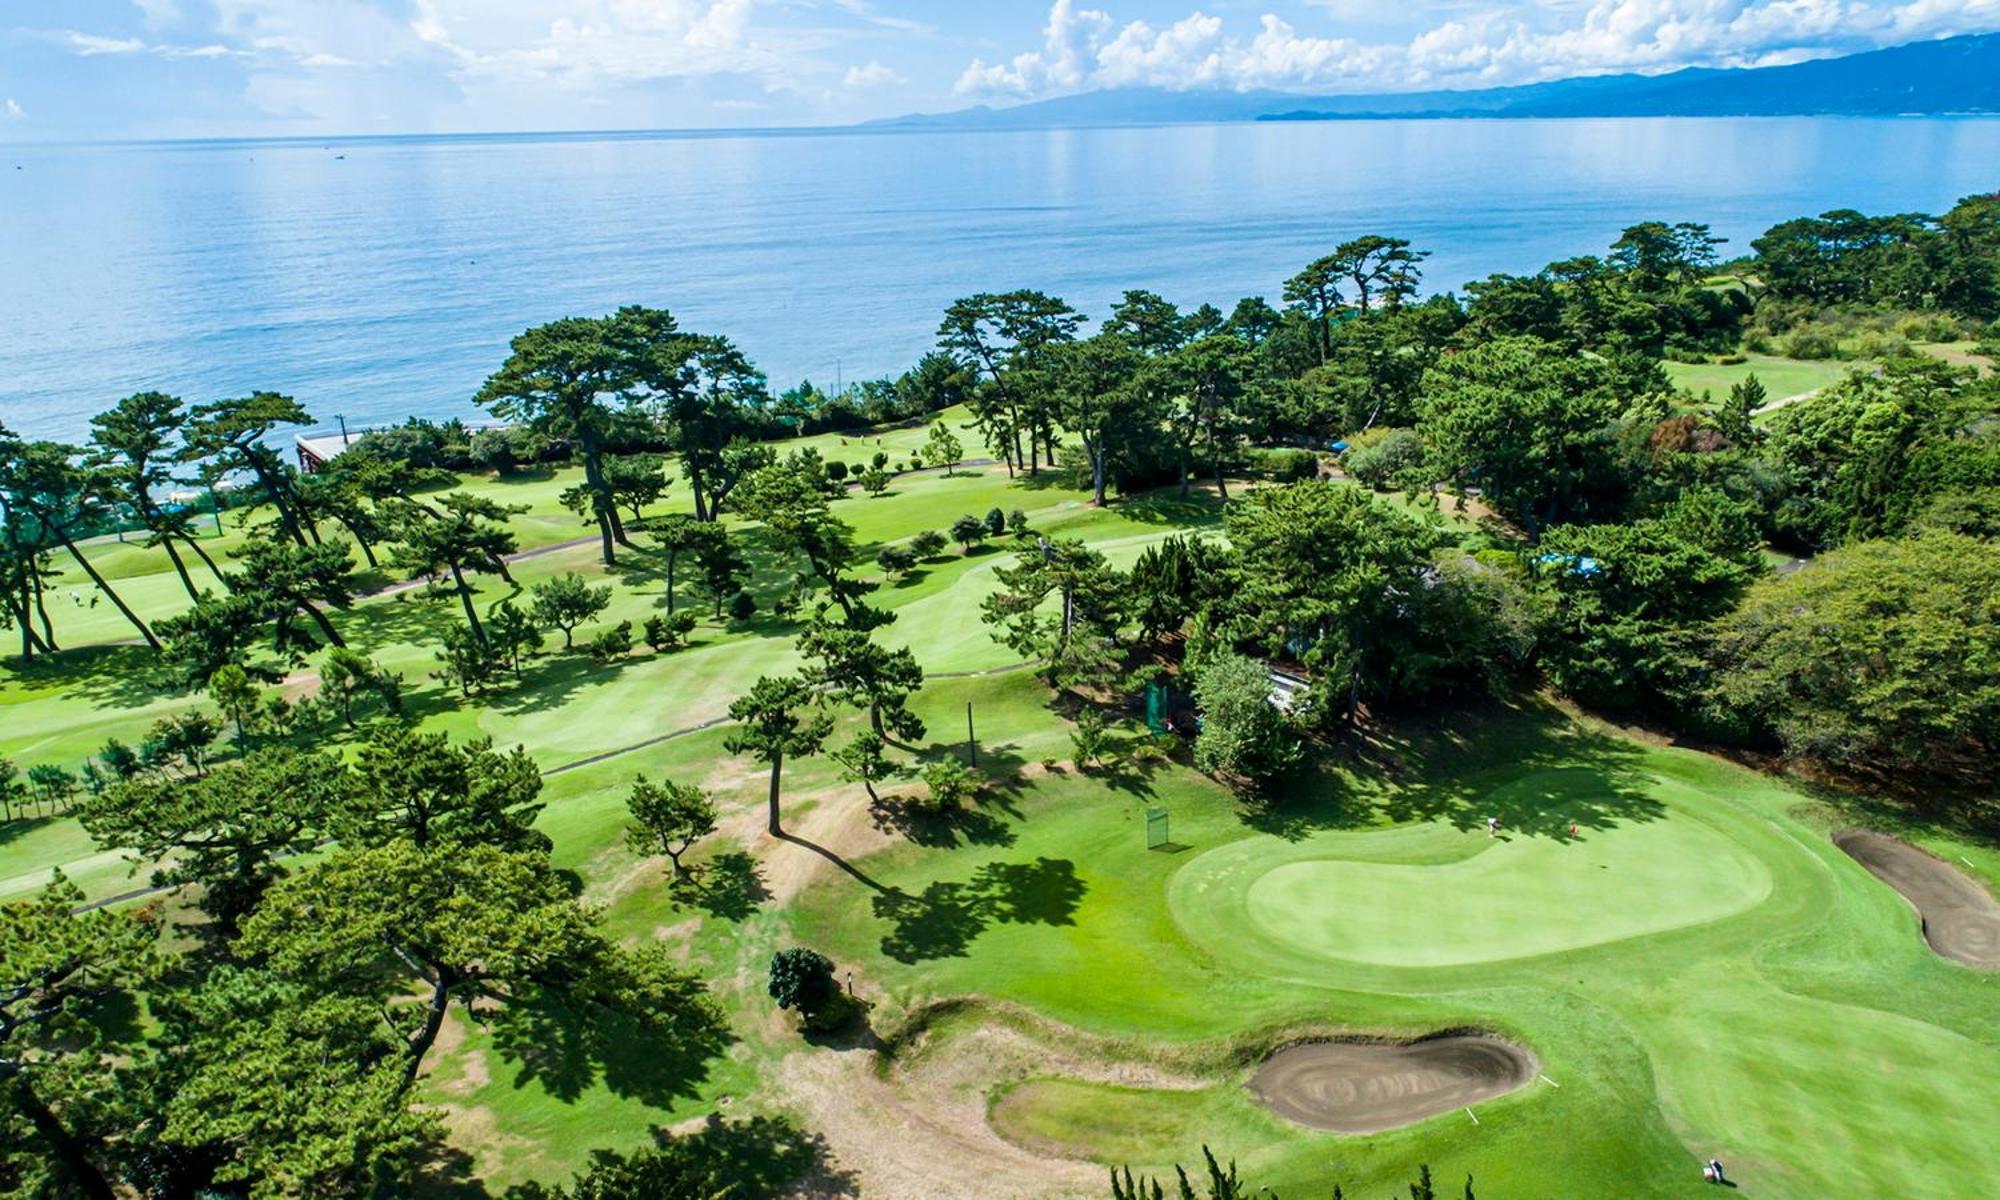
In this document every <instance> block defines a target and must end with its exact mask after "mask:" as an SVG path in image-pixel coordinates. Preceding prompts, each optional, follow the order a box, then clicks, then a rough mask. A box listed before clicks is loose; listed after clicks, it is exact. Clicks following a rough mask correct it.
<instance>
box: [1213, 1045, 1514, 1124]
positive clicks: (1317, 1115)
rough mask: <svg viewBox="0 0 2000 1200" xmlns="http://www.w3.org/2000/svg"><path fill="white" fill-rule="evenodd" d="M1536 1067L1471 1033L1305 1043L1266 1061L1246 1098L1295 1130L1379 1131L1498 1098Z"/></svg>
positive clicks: (1511, 1050) (1509, 1048)
mask: <svg viewBox="0 0 2000 1200" xmlns="http://www.w3.org/2000/svg"><path fill="white" fill-rule="evenodd" d="M1537 1067H1538V1064H1537V1063H1536V1061H1535V1056H1534V1055H1532V1054H1530V1053H1528V1052H1527V1051H1526V1050H1524V1049H1522V1048H1521V1047H1519V1046H1516V1045H1514V1044H1513V1043H1511V1042H1503V1041H1501V1040H1500V1039H1498V1038H1491V1037H1482V1036H1476V1035H1454V1036H1449V1037H1436V1038H1428V1039H1425V1040H1424V1041H1420V1042H1403V1043H1381V1042H1307V1043H1305V1044H1303V1045H1298V1046H1292V1047H1290V1048H1289V1049H1285V1050H1280V1051H1279V1052H1278V1053H1276V1054H1274V1055H1272V1056H1271V1057H1270V1058H1269V1059H1266V1060H1265V1062H1264V1065H1263V1066H1261V1067H1259V1068H1258V1069H1257V1074H1256V1075H1254V1076H1252V1077H1251V1079H1250V1092H1251V1094H1252V1095H1254V1096H1256V1097H1257V1099H1258V1100H1259V1101H1261V1102H1262V1103H1263V1104H1264V1106H1265V1107H1266V1108H1269V1109H1270V1110H1271V1111H1272V1112H1275V1113H1277V1114H1278V1115H1279V1116H1282V1117H1286V1118H1288V1119H1290V1120H1293V1121H1297V1122H1298V1123H1299V1124H1301V1125H1310V1126H1312V1127H1313V1128H1314V1129H1331V1130H1334V1131H1335V1132H1338V1133H1380V1132H1382V1131H1383V1130H1385V1129H1396V1128H1399V1127H1401V1126H1404V1125H1414V1124H1415V1123H1417V1122H1418V1121H1421V1120H1423V1119H1424V1118H1426V1117H1434V1116H1436V1115H1437V1114H1439V1113H1443V1112H1450V1111H1451V1110H1452V1109H1455V1108H1463V1107H1464V1106H1466V1105H1468V1104H1476V1103H1478V1102H1479V1101H1481V1100H1491V1099H1492V1098H1493V1097H1495V1096H1501V1095H1505V1094H1506V1093H1508V1092H1511V1091H1513V1090H1514V1089H1515V1088H1518V1087H1521V1086H1523V1085H1524V1084H1526V1083H1528V1082H1529V1081H1530V1080H1532V1079H1533V1078H1534V1077H1535V1071H1536V1070H1537Z"/></svg>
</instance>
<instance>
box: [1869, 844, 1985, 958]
mask: <svg viewBox="0 0 2000 1200" xmlns="http://www.w3.org/2000/svg"><path fill="white" fill-rule="evenodd" d="M1833 842H1834V845H1836V846H1839V847H1840V848H1841V849H1842V850H1844V851H1846V852H1847V853H1848V855H1849V856H1850V857H1852V858H1853V859H1854V861H1856V862H1858V863H1860V864H1861V865H1862V866H1864V867H1867V868H1868V871H1869V873H1870V874H1871V875H1874V876H1875V877H1876V878H1877V879H1880V880H1881V881H1882V882H1884V883H1886V884H1888V885H1889V886H1890V887H1892V888H1895V889H1896V890H1897V891H1898V892H1900V893H1902V896H1903V898H1904V899H1905V900H1908V901H1909V902H1910V906H1911V907H1912V908H1914V909H1916V910H1917V918H1918V920H1919V921H1920V922H1921V924H1922V926H1923V932H1924V941H1926V942H1928V943H1930V947H1931V949H1933V950H1935V951H1937V952H1938V953H1939V954H1941V955H1943V956H1944V957H1946V958H1949V959H1951V960H1953V961H1954V962H1962V963H1964V964H1965V965H1966V966H1968V967H1976V968H1978V969H1979V970H1982V971H2000V901H1995V900H1994V899H1993V896H1992V893H1990V892H1988V891H1987V890H1986V889H1985V888H1983V887H1981V886H1979V884H1978V883H1977V882H1976V881H1975V880H1973V879H1970V878H1968V877H1967V876H1966V875H1965V874H1964V873H1963V872H1961V871H1959V870H1958V869H1957V868H1955V867H1953V866H1952V865H1951V864H1950V863H1947V862H1943V861H1941V860H1939V859H1937V858H1934V857H1932V856H1931V855H1929V854H1927V853H1925V852H1924V851H1922V850H1919V849H1918V848H1917V847H1915V846H1912V845H1910V844H1909V843H1908V842H1905V841H1902V840H1900V839H1898V838H1892V837H1890V836H1888V835H1887V834H1883V833H1876V832H1874V831H1873V830H1868V829H1845V830H1842V831H1840V832H1839V833H1836V834H1834V835H1833Z"/></svg>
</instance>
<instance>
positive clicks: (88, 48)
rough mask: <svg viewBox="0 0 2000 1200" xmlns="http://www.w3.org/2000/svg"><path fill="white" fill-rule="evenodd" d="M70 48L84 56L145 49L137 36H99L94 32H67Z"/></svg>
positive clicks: (144, 45)
mask: <svg viewBox="0 0 2000 1200" xmlns="http://www.w3.org/2000/svg"><path fill="white" fill-rule="evenodd" d="M68 41H69V45H70V49H72V50H74V51H76V52H77V53H78V54H79V55H81V56H83V57H84V58H95V57H96V56H98V55H100V54H139V53H142V52H143V51H144V50H145V49H146V43H145V42H142V41H140V40H139V39H138V38H108V37H99V36H97V35H96V34H94V33H77V32H76V31H74V30H72V31H70V33H69V34H68Z"/></svg>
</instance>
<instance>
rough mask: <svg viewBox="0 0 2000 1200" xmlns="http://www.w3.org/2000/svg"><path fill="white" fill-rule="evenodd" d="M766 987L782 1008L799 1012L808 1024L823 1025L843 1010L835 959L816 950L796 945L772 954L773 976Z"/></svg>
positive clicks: (809, 1026) (811, 1026) (810, 1027)
mask: <svg viewBox="0 0 2000 1200" xmlns="http://www.w3.org/2000/svg"><path fill="white" fill-rule="evenodd" d="M767 990H768V991H769V992H770V993H771V999H773V1000H775V1001H777V1002H778V1007H779V1008H785V1009H791V1010H793V1011H795V1012H797V1013H798V1014H799V1017H800V1019H801V1020H803V1021H804V1023H805V1026H806V1028H808V1029H816V1028H822V1027H823V1026H822V1025H821V1024H820V1022H822V1021H824V1020H825V1018H826V1017H827V1016H828V1015H829V1014H830V1013H842V1014H844V1011H845V1010H844V1009H843V1008H842V1007H841V1006H840V1005H839V1004H838V1001H839V1000H840V999H841V998H842V997H841V993H840V982H839V981H838V980H836V979H835V978H834V977H833V962H832V960H831V959H829V958H827V956H826V955H824V954H821V953H820V952H819V951H817V950H808V949H806V948H805V947H803V946H794V947H792V948H791V949H789V950H780V951H778V952H777V953H776V954H773V955H772V956H771V979H770V983H769V985H768V988H767Z"/></svg>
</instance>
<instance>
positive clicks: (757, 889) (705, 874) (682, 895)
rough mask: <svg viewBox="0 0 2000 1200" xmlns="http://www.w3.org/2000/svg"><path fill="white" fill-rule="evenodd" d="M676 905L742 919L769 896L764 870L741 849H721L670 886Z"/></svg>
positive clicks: (715, 915)
mask: <svg viewBox="0 0 2000 1200" xmlns="http://www.w3.org/2000/svg"><path fill="white" fill-rule="evenodd" d="M670 890H671V894H672V895H673V898H674V901H675V902H676V903H679V904H685V905H688V906H689V907H691V908H698V909H700V910H701V911H703V912H705V913H707V914H708V915H709V916H711V917H719V918H721V919H722V920H724V921H742V920H745V919H747V918H748V917H749V916H750V914H751V913H753V912H755V911H756V910H757V906H758V905H760V904H762V903H763V902H764V901H766V900H769V899H770V898H771V892H770V889H769V888H767V887H765V886H764V869H763V868H762V867H760V866H759V865H758V864H757V860H756V859H754V858H752V857H750V855H749V854H747V853H745V852H744V851H741V850H725V851H723V852H722V853H721V854H718V855H716V856H715V857H714V858H711V859H709V860H708V861H707V862H705V863H701V864H700V865H699V866H697V867H696V868H695V869H694V870H693V871H692V872H690V873H689V874H687V875H683V876H682V877H681V878H680V879H678V880H676V881H675V882H674V884H673V885H672V888H671V889H670Z"/></svg>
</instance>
